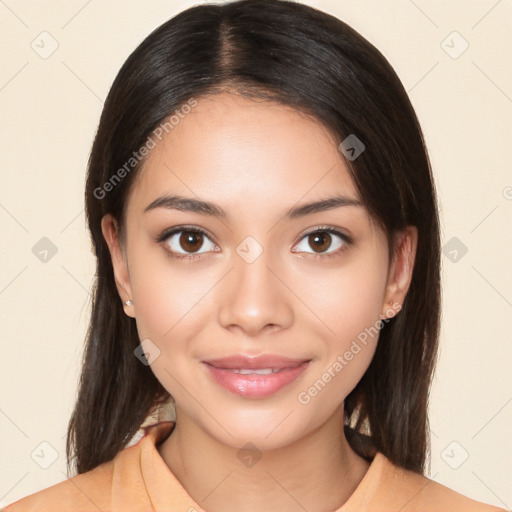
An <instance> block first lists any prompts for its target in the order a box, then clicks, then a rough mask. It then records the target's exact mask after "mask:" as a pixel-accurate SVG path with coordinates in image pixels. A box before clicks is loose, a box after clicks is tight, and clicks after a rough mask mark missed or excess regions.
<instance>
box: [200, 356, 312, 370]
mask: <svg viewBox="0 0 512 512" xmlns="http://www.w3.org/2000/svg"><path fill="white" fill-rule="evenodd" d="M308 361H310V359H291V358H289V357H283V356H279V355H276V354H262V355H259V356H244V355H242V354H236V355H233V356H229V357H221V358H218V359H207V360H204V361H203V363H207V364H210V365H212V366H215V367H216V368H229V369H240V368H253V369H262V368H272V369H273V370H274V369H282V368H294V367H295V366H299V365H300V364H302V363H305V362H308Z"/></svg>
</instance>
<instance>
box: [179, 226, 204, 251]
mask: <svg viewBox="0 0 512 512" xmlns="http://www.w3.org/2000/svg"><path fill="white" fill-rule="evenodd" d="M202 244H203V234H202V233H197V232H196V231H183V234H182V235H181V236H180V239H179V245H180V247H182V248H183V249H184V250H185V251H187V252H196V251H198V250H199V249H200V248H201V245H202Z"/></svg>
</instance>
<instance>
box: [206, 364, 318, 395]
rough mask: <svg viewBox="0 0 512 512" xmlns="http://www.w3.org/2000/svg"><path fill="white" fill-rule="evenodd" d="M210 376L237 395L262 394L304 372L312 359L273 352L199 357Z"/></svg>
mask: <svg viewBox="0 0 512 512" xmlns="http://www.w3.org/2000/svg"><path fill="white" fill-rule="evenodd" d="M202 363H203V365H204V366H205V368H206V369H207V371H208V374H209V375H210V377H212V378H213V380H214V381H215V382H216V383H217V384H219V385H220V386H222V387H223V388H225V389H227V390H228V391H230V392H231V393H234V394H236V395H238V396H244V397H251V398H262V397H265V396H269V395H272V394H274V393H277V391H279V390H281V389H282V388H284V387H286V386H288V385H289V384H291V383H292V382H293V381H295V380H296V379H297V378H298V377H299V376H300V375H302V374H303V373H304V371H305V370H306V369H307V367H308V366H309V364H310V363H311V359H291V358H287V357H282V356H277V355H273V354H264V355H261V356H257V357H248V356H243V355H234V356H230V357H224V358H220V359H211V360H205V361H202Z"/></svg>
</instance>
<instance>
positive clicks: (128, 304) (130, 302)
mask: <svg viewBox="0 0 512 512" xmlns="http://www.w3.org/2000/svg"><path fill="white" fill-rule="evenodd" d="M125 304H126V305H127V306H131V305H132V304H133V302H132V301H131V300H127V301H125Z"/></svg>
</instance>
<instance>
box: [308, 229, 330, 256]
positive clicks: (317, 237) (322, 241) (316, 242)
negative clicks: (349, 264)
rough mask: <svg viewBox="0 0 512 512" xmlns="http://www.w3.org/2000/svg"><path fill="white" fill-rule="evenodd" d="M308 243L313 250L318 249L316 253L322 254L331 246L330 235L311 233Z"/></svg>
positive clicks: (323, 232)
mask: <svg viewBox="0 0 512 512" xmlns="http://www.w3.org/2000/svg"><path fill="white" fill-rule="evenodd" d="M309 243H310V245H311V247H312V248H313V250H315V251H316V249H319V250H318V251H317V252H323V251H324V250H326V249H328V248H329V246H330V245H331V235H330V234H329V233H327V232H325V231H322V232H318V233H312V234H311V235H309Z"/></svg>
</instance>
